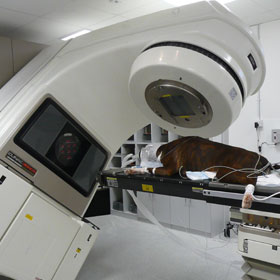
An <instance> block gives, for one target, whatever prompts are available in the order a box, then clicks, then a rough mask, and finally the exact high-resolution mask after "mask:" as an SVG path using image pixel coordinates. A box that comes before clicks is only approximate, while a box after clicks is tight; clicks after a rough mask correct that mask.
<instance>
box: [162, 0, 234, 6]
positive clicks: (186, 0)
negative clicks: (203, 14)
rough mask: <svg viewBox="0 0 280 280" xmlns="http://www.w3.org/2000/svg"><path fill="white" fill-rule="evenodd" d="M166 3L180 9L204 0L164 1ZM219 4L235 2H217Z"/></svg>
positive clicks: (225, 0) (220, 0) (228, 0)
mask: <svg viewBox="0 0 280 280" xmlns="http://www.w3.org/2000/svg"><path fill="white" fill-rule="evenodd" d="M164 1H165V2H167V3H169V4H171V5H173V6H176V7H179V6H184V5H188V4H192V3H196V2H201V1H202V0H164ZM216 1H217V2H219V3H221V4H226V3H229V2H232V1H234V0H216Z"/></svg>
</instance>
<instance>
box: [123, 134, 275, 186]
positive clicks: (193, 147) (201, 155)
mask: <svg viewBox="0 0 280 280" xmlns="http://www.w3.org/2000/svg"><path fill="white" fill-rule="evenodd" d="M156 156H157V157H158V158H159V160H160V162H161V163H162V165H163V166H162V167H157V168H145V169H144V170H145V172H147V173H151V174H155V175H159V176H172V175H175V174H178V173H179V172H180V174H186V171H204V170H207V171H213V172H217V173H216V178H217V180H218V181H220V182H223V183H231V184H242V185H248V184H252V185H256V181H257V176H258V175H263V174H264V173H268V172H269V171H270V170H272V165H271V164H270V163H269V161H268V160H267V159H266V158H265V157H263V156H261V155H259V154H257V153H255V152H251V151H248V150H245V149H242V148H238V147H233V146H229V145H225V144H221V143H217V142H213V141H210V140H208V139H204V138H201V137H198V136H188V137H183V138H180V139H177V140H175V141H172V142H169V143H167V144H164V145H161V146H160V147H159V148H158V149H157V151H156ZM241 169H242V170H241ZM236 170H239V171H236ZM255 170H259V171H255ZM134 173H143V171H142V172H138V171H137V168H135V169H128V170H126V174H134ZM248 175H250V176H248Z"/></svg>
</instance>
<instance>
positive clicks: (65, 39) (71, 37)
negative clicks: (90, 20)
mask: <svg viewBox="0 0 280 280" xmlns="http://www.w3.org/2000/svg"><path fill="white" fill-rule="evenodd" d="M89 32H91V30H88V29H84V30H81V31H78V32H76V33H73V34H71V35H68V36H67V37H64V38H61V40H62V41H68V40H70V39H73V38H77V37H79V36H82V35H84V34H87V33H89Z"/></svg>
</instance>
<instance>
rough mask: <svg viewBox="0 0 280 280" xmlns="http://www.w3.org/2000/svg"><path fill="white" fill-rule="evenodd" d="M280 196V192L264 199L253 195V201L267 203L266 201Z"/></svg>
mask: <svg viewBox="0 0 280 280" xmlns="http://www.w3.org/2000/svg"><path fill="white" fill-rule="evenodd" d="M278 194H280V192H277V193H274V194H272V195H270V196H267V197H263V198H258V197H255V196H254V195H252V197H253V199H254V200H256V201H265V200H268V199H270V198H272V197H274V196H276V195H278Z"/></svg>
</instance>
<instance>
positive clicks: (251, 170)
mask: <svg viewBox="0 0 280 280" xmlns="http://www.w3.org/2000/svg"><path fill="white" fill-rule="evenodd" d="M259 159H260V155H259V157H258V161H257V163H256V166H257V165H258V162H259ZM270 165H271V164H270V163H269V162H268V163H267V164H266V165H265V166H263V167H262V168H260V169H256V168H251V167H248V168H241V169H236V168H233V167H229V166H223V165H215V166H211V167H208V168H206V169H204V170H202V171H207V170H209V169H213V168H226V169H231V170H232V171H230V172H228V173H227V174H225V175H224V176H222V177H220V178H219V179H217V180H214V179H213V180H212V181H216V182H218V181H220V180H221V179H223V178H225V177H226V176H228V175H230V174H232V173H235V172H241V173H250V174H248V175H247V178H255V177H252V176H253V175H254V174H258V173H262V174H264V175H266V173H265V172H264V170H265V169H266V168H267V167H269V166H270Z"/></svg>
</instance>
